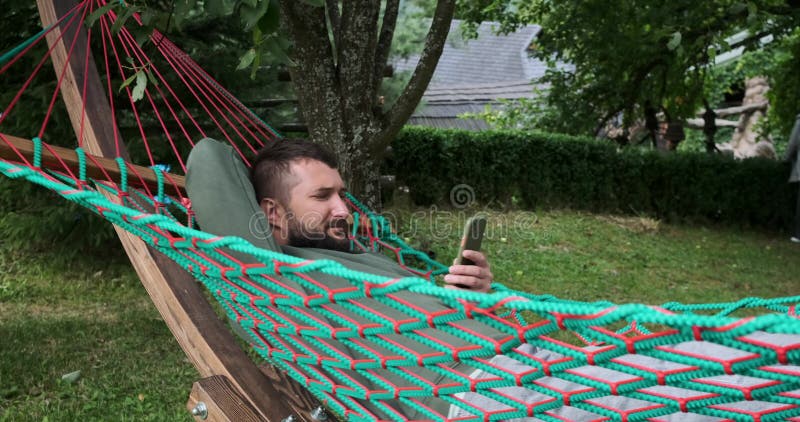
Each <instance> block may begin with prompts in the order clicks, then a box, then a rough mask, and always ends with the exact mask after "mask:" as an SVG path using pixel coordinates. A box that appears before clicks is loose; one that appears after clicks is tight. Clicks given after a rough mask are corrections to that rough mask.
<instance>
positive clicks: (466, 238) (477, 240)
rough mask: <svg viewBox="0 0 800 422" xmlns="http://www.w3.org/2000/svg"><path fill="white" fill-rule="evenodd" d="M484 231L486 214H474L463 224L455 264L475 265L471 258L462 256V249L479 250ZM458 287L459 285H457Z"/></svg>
mask: <svg viewBox="0 0 800 422" xmlns="http://www.w3.org/2000/svg"><path fill="white" fill-rule="evenodd" d="M485 231H486V216H484V215H480V214H479V215H475V216H473V217H471V218H470V219H469V220H467V223H466V224H464V235H463V236H462V237H461V247H460V248H459V249H458V256H457V257H456V265H475V263H474V262H472V261H471V260H469V259H467V258H464V257H463V256H462V255H463V254H464V250H467V249H469V250H472V251H480V250H481V241H483V233H484V232H485ZM459 287H460V286H459Z"/></svg>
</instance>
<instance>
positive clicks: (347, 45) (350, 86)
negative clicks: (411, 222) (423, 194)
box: [280, 0, 455, 209]
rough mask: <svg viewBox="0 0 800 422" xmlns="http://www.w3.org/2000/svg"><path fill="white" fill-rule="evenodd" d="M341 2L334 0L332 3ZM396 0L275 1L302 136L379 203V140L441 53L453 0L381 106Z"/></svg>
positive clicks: (383, 143)
mask: <svg viewBox="0 0 800 422" xmlns="http://www.w3.org/2000/svg"><path fill="white" fill-rule="evenodd" d="M339 3H341V4H339ZM398 5H399V0H386V1H385V5H384V13H383V18H382V19H381V15H380V11H381V2H380V1H375V0H347V1H343V2H337V1H333V0H329V1H327V2H326V5H325V7H319V6H312V5H309V4H307V3H306V2H302V1H295V0H280V7H281V23H282V28H283V30H284V32H285V33H286V34H287V35H288V37H289V39H290V40H291V41H292V44H293V51H292V54H291V57H292V61H293V64H292V66H290V67H289V72H290V73H291V77H292V85H293V87H294V91H295V95H296V96H297V101H298V105H299V107H300V110H301V112H302V114H303V118H304V119H305V121H306V123H307V125H308V131H309V136H310V138H311V139H312V140H314V141H315V142H319V143H322V144H324V145H326V146H328V147H329V148H330V149H331V150H333V151H334V153H335V154H336V156H337V158H338V159H339V170H340V172H341V174H342V178H343V179H344V181H345V183H346V184H347V186H348V189H349V190H350V191H351V192H352V193H353V194H354V195H355V196H356V197H358V198H359V199H360V200H362V201H363V202H364V203H365V204H366V205H367V206H369V207H371V208H375V209H377V208H379V207H380V165H381V161H382V160H383V157H384V154H385V150H386V147H387V146H388V145H389V143H390V142H391V141H392V140H393V139H394V137H395V136H396V134H397V132H398V131H399V130H400V129H401V128H402V126H403V124H405V122H406V121H407V120H408V118H409V117H410V116H411V113H412V112H413V111H414V108H415V107H416V105H417V104H418V103H419V100H420V98H421V97H422V94H423V93H424V92H425V89H426V88H427V86H428V83H429V82H430V79H431V77H432V76H433V71H434V70H435V68H436V64H437V63H438V61H439V57H440V56H441V52H442V49H443V48H444V42H445V40H446V38H447V33H448V31H449V29H450V22H451V21H452V18H453V11H454V8H455V0H440V1H439V2H438V4H437V8H436V11H435V14H434V17H433V23H432V24H431V29H430V31H429V32H428V37H427V39H426V43H425V47H424V50H423V52H422V55H421V58H420V62H419V64H418V66H417V69H416V70H415V71H414V74H413V75H412V77H411V80H410V81H409V83H408V85H407V86H406V89H405V90H404V92H403V94H402V95H401V96H400V98H399V99H398V100H397V102H396V103H395V105H394V106H393V107H392V108H391V109H390V110H389V111H388V112H384V111H383V110H382V108H381V106H380V104H379V100H378V95H377V93H378V89H379V87H380V84H381V82H382V75H383V70H384V68H385V65H386V61H387V58H388V49H389V47H390V46H391V41H392V36H393V34H394V27H395V23H396V19H397V9H398Z"/></svg>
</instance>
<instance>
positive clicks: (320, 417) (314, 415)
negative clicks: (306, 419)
mask: <svg viewBox="0 0 800 422" xmlns="http://www.w3.org/2000/svg"><path fill="white" fill-rule="evenodd" d="M311 419H314V420H315V421H327V420H328V413H327V412H325V408H324V407H322V406H317V407H315V408H314V410H312V411H311Z"/></svg>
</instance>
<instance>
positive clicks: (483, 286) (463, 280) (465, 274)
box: [444, 250, 493, 293]
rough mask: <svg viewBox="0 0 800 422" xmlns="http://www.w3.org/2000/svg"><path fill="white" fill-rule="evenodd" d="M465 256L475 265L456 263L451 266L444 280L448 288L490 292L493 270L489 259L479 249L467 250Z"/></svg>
mask: <svg viewBox="0 0 800 422" xmlns="http://www.w3.org/2000/svg"><path fill="white" fill-rule="evenodd" d="M463 256H464V258H467V259H469V260H470V261H472V262H474V263H475V265H455V261H453V266H451V267H450V273H449V274H447V275H446V276H444V282H445V283H446V284H447V285H446V286H445V288H448V289H465V290H471V291H473V292H483V293H485V292H488V291H489V286H490V285H491V284H492V278H493V276H492V271H491V270H490V269H489V261H487V260H486V257H485V256H484V255H483V254H482V253H480V252H477V251H471V250H465V251H464V254H463Z"/></svg>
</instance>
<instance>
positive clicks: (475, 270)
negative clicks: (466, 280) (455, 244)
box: [448, 265, 486, 277]
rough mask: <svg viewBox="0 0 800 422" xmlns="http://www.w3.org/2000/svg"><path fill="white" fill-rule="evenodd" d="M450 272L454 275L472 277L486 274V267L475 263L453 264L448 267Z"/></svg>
mask: <svg viewBox="0 0 800 422" xmlns="http://www.w3.org/2000/svg"><path fill="white" fill-rule="evenodd" d="M448 272H449V273H450V274H456V275H471V276H473V277H484V276H485V275H486V268H483V267H479V266H477V265H453V266H452V267H450V268H449V269H448Z"/></svg>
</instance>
